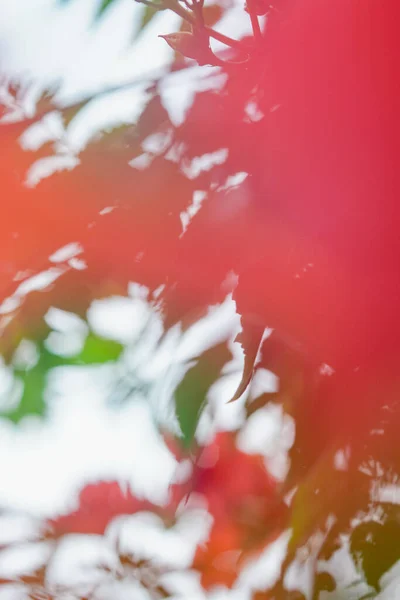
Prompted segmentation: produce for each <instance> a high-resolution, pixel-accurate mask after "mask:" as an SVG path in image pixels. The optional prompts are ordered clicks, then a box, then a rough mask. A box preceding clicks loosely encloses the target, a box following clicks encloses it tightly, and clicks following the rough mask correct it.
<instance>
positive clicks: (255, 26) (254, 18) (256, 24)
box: [249, 11, 261, 41]
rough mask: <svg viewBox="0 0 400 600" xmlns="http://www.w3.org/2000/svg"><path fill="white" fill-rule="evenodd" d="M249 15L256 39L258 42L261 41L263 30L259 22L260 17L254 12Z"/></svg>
mask: <svg viewBox="0 0 400 600" xmlns="http://www.w3.org/2000/svg"><path fill="white" fill-rule="evenodd" d="M249 14H250V20H251V26H252V28H253V34H254V39H255V40H256V41H259V40H260V39H261V29H260V23H259V22H258V17H257V15H256V14H254V13H253V12H252V11H249Z"/></svg>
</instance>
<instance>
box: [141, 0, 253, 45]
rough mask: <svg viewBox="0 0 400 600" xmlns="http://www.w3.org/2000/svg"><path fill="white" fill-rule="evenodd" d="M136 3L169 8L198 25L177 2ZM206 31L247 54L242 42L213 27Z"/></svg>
mask: <svg viewBox="0 0 400 600" xmlns="http://www.w3.org/2000/svg"><path fill="white" fill-rule="evenodd" d="M135 2H138V3H139V4H145V5H146V6H151V7H152V8H155V9H156V10H165V9H166V8H169V9H170V10H172V11H173V12H174V13H175V14H177V15H178V16H179V17H181V18H182V19H184V20H185V21H187V22H188V23H190V24H191V25H194V26H195V25H196V24H197V19H196V18H195V17H194V16H193V15H192V14H191V13H190V12H189V11H188V10H186V8H183V6H181V5H180V4H179V3H178V1H177V0H164V1H163V2H162V4H161V3H156V2H151V0H135ZM204 31H205V32H206V33H207V34H208V35H209V36H210V37H212V38H214V39H215V40H218V41H219V42H221V43H222V44H225V46H230V47H231V48H236V49H237V50H240V51H241V52H246V49H245V48H243V44H241V42H239V41H238V40H234V39H232V38H230V37H228V36H226V35H224V34H223V33H219V31H215V29H211V27H204Z"/></svg>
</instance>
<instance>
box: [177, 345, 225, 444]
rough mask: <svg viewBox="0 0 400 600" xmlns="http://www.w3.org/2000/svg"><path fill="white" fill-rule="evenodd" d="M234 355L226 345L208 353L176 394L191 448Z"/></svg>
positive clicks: (184, 430)
mask: <svg viewBox="0 0 400 600" xmlns="http://www.w3.org/2000/svg"><path fill="white" fill-rule="evenodd" d="M231 358H232V354H231V352H230V351H229V350H228V347H227V344H226V342H223V343H221V344H218V345H217V346H214V347H213V348H210V349H209V350H207V351H205V352H204V353H203V354H202V355H201V356H200V357H199V359H198V360H197V362H196V364H195V365H194V366H193V367H192V368H191V369H189V371H188V372H187V373H186V375H185V377H184V378H183V380H182V381H181V383H180V384H179V385H178V387H177V389H176V391H175V412H176V416H177V418H178V422H179V425H180V427H181V431H182V444H183V445H184V447H185V448H189V447H190V446H191V444H192V442H193V440H194V436H195V433H196V429H197V424H198V422H199V419H200V416H201V413H202V411H203V409H204V407H205V405H206V401H207V393H208V390H209V389H210V387H211V386H212V385H213V383H215V381H217V379H218V378H219V377H220V374H221V369H222V367H223V366H224V365H225V364H226V363H227V362H229V361H230V360H231Z"/></svg>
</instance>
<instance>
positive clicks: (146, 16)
mask: <svg viewBox="0 0 400 600" xmlns="http://www.w3.org/2000/svg"><path fill="white" fill-rule="evenodd" d="M159 10H162V7H161V5H160V9H158V8H153V7H152V6H145V7H144V10H143V12H142V20H141V23H140V26H139V29H138V31H137V33H136V35H135V37H137V36H138V35H139V34H140V33H141V32H142V31H143V29H144V28H145V27H146V26H147V25H148V24H149V23H150V21H151V20H152V18H153V17H154V15H155V14H157V13H158V12H159Z"/></svg>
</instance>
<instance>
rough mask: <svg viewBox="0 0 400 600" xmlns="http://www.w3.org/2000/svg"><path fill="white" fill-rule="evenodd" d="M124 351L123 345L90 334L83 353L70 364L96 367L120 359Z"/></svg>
mask: <svg viewBox="0 0 400 600" xmlns="http://www.w3.org/2000/svg"><path fill="white" fill-rule="evenodd" d="M122 350H123V346H122V344H119V343H118V342H115V341H113V340H106V339H104V338H100V337H97V336H95V335H94V334H93V333H89V335H88V336H87V338H86V341H85V345H84V347H83V349H82V352H80V353H79V354H78V355H77V356H76V357H74V358H73V359H72V361H71V362H70V363H69V364H77V365H79V364H85V365H94V364H103V363H105V362H110V361H115V360H117V359H118V358H119V356H120V354H121V352H122Z"/></svg>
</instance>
